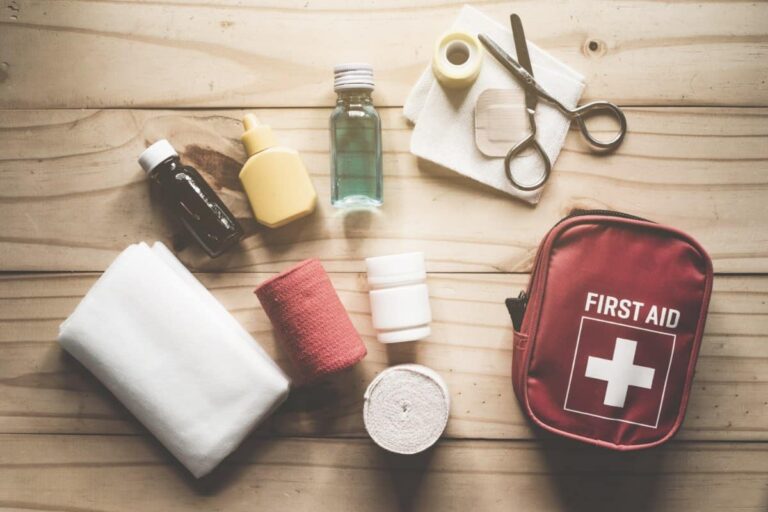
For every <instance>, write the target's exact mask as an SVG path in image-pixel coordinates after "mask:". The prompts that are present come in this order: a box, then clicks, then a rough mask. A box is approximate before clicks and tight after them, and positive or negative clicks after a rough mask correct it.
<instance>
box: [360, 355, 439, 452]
mask: <svg viewBox="0 0 768 512" xmlns="http://www.w3.org/2000/svg"><path fill="white" fill-rule="evenodd" d="M364 398H365V403H364V405H363V421H364V423H365V429H366V430H367V431H368V434H369V435H370V436H371V439H373V440H374V441H375V442H376V444H378V445H379V446H381V447H382V448H384V449H385V450H389V451H390V452H394V453H400V454H403V455H410V454H414V453H419V452H423V451H424V450H426V449H427V448H429V447H430V446H432V445H433V444H435V441H437V440H438V439H439V438H440V435H442V433H443V430H445V426H446V425H447V424H448V415H449V412H450V395H449V393H448V386H446V384H445V381H443V379H442V378H441V377H440V375H438V374H437V372H435V371H433V370H431V369H429V368H427V367H426V366H421V365H418V364H401V365H398V366H393V367H391V368H387V369H386V370H384V371H383V372H381V373H380V374H379V375H378V376H377V377H376V378H375V379H373V382H371V384H370V385H369V386H368V389H367V390H366V392H365V397H364Z"/></svg>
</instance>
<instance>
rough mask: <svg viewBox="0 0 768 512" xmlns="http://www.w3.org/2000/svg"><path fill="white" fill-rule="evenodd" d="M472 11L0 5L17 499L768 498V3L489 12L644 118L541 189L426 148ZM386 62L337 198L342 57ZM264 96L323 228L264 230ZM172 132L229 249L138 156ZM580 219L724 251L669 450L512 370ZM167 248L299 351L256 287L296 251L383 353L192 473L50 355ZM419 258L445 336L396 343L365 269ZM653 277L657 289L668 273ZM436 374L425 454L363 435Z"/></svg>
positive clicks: (6, 500) (579, 154) (186, 1)
mask: <svg viewBox="0 0 768 512" xmlns="http://www.w3.org/2000/svg"><path fill="white" fill-rule="evenodd" d="M459 7H460V2H454V1H453V0H448V1H445V0H440V1H437V0H428V1H426V2H416V1H414V0H391V1H384V0H381V1H370V2H355V1H351V0H329V1H323V2H319V1H314V0H309V1H307V0H300V1H283V0H261V1H236V0H223V1H218V2H213V1H210V0H208V1H206V0H161V1H160V0H146V1H136V2H130V1H122V0H61V1H33V0H30V1H27V0H3V1H2V10H1V11H0V109H2V110H0V271H2V273H3V274H2V276H0V509H2V510H26V511H28V510H38V511H54V510H56V511H59V510H61V511H70V512H72V511H88V512H91V511H117V510H121V511H145V510H153V511H154V510H157V511H168V510H185V511H186V510H195V511H196V510H206V511H208V510H227V511H230V510H231V511H240V510H242V511H252V510H290V511H303V510H307V511H310V510H311V511H315V510H333V511H357V510H377V511H378V510H382V511H384V510H386V511H389V510H397V509H401V510H429V511H433V510H434V511H444V510H450V511H452V510H456V511H469V510H523V511H527V510H534V511H538V510H566V509H567V510H580V509H583V510H638V511H650V510H676V511H687V510H718V511H719V510H759V511H765V510H767V509H768V227H766V221H767V220H768V167H767V166H766V162H767V161H768V4H766V3H764V2H759V3H755V2H739V1H720V0H710V1H706V2H695V1H682V2H672V3H667V2H661V1H636V0H621V1H614V2H599V1H596V0H589V1H586V0H584V1H579V2H576V1H570V2H544V1H541V0H535V1H533V0H532V1H519V2H481V3H479V5H478V7H480V8H481V9H482V10H483V11H485V12H486V13H488V14H489V15H490V16H492V17H494V18H496V19H497V20H499V21H500V22H502V23H504V22H505V20H506V17H507V16H508V14H509V13H510V10H511V9H513V8H514V9H515V10H516V11H517V12H518V13H519V14H520V15H521V16H522V18H523V20H524V22H525V26H526V33H527V34H528V37H529V38H530V39H531V40H533V41H535V42H536V44H537V45H539V46H540V47H542V48H544V49H546V50H548V51H550V52H551V53H552V54H553V55H555V56H556V57H558V58H560V59H562V60H563V61H564V62H566V63H568V64H569V65H571V66H573V67H574V68H576V69H577V70H579V71H581V72H582V73H584V74H585V75H586V77H587V84H588V87H587V90H586V94H585V99H596V98H607V99H611V100H613V101H615V102H617V103H619V104H620V105H622V106H623V107H625V110H626V113H627V117H628V121H629V127H630V133H629V135H628V137H627V139H626V141H625V143H624V145H623V146H622V147H621V149H620V151H619V152H617V153H616V154H614V155H612V156H608V157H595V156H593V155H591V154H589V152H588V150H587V148H585V146H584V144H583V143H582V142H581V140H580V137H579V136H578V134H577V133H576V132H574V131H571V133H570V134H569V136H568V138H567V141H566V143H565V147H564V149H563V152H562V153H561V155H560V158H559V159H558V160H557V164H556V166H555V171H554V174H553V177H552V179H551V180H550V182H549V184H548V185H547V188H546V190H545V192H544V196H543V198H542V201H541V203H540V204H539V205H538V206H537V207H535V208H534V207H530V206H527V205H525V204H523V203H520V202H517V201H515V200H512V199H510V198H508V197H507V196H505V195H503V194H500V193H497V192H495V191H493V190H491V189H488V188H486V187H484V186H481V185H478V184H476V183H474V182H471V181H469V180H467V179H465V178H462V177H459V176H457V175H455V174H453V173H451V172H449V171H446V170H444V169H441V168H438V167H436V166H434V165H431V164H429V163H427V162H423V161H419V160H418V159H416V158H415V157H413V156H412V155H411V154H410V153H409V151H408V148H409V140H410V134H411V128H410V127H409V126H408V124H407V123H406V122H405V120H404V119H403V117H402V114H401V109H400V106H401V105H402V104H403V101H404V99H405V97H406V94H407V92H408V90H409V88H410V86H411V85H412V84H413V83H414V82H415V80H416V78H417V76H418V75H419V73H420V72H421V71H422V69H423V68H424V67H425V66H426V65H427V62H428V60H429V59H430V56H431V53H432V46H433V43H434V41H435V38H436V37H437V35H438V34H439V33H441V32H442V31H444V30H446V29H447V28H448V27H449V26H450V23H451V21H452V19H453V18H454V17H455V16H456V15H457V13H458V11H459ZM347 60H367V61H370V62H371V63H372V64H373V66H374V68H375V72H376V80H377V89H376V92H375V101H376V104H377V105H378V106H379V111H380V112H381V115H382V119H383V137H384V172H385V194H386V201H385V205H384V207H383V208H382V209H381V211H380V213H378V214H359V213H358V214H349V215H343V214H341V213H338V212H336V211H334V210H333V209H332V208H331V207H330V205H329V154H328V148H329V140H328V139H329V134H328V129H327V126H328V116H329V113H330V108H331V106H332V105H333V103H334V100H335V96H334V93H333V91H332V84H331V81H332V71H331V68H332V66H333V65H334V64H336V63H339V62H343V61H347ZM247 110H248V111H255V112H256V114H257V115H258V116H259V117H261V118H262V119H263V120H264V121H265V122H267V123H269V124H271V125H272V126H273V128H274V130H275V132H276V134H277V136H278V137H279V139H280V141H281V142H282V143H284V144H285V145H288V146H292V147H295V148H297V149H298V150H299V151H300V152H301V155H302V156H303V158H304V161H305V163H306V164H307V167H308V168H309V170H310V173H311V175H312V180H313V181H314V183H315V185H316V187H317V190H318V192H319V194H320V206H319V208H318V211H317V212H316V213H315V214H314V215H313V216H311V217H309V218H306V219H304V220H302V221H299V222H296V223H293V224H291V225H289V226H288V227H285V228H282V229H279V230H275V231H269V230H267V229H265V228H261V227H259V226H257V224H256V223H255V222H254V221H253V220H252V218H251V216H250V213H249V211H248V205H247V203H246V199H245V196H244V194H243V191H242V189H241V187H240V184H239V182H238V179H237V172H238V170H239V168H240V166H241V164H242V162H243V161H244V159H245V154H244V151H243V148H242V147H241V144H240V142H239V135H240V132H241V128H240V124H239V120H240V118H241V116H242V114H243V112H244V111H247ZM161 137H166V138H168V139H169V140H170V141H171V142H172V143H173V144H174V145H175V146H176V147H177V149H179V150H180V153H181V156H182V159H183V160H185V161H186V162H189V163H191V164H193V165H195V166H196V167H197V168H198V169H200V170H201V171H202V172H203V173H204V174H205V176H206V177H207V178H208V179H209V180H210V182H211V183H212V184H213V185H214V186H215V188H216V189H217V190H218V191H219V192H220V193H221V195H222V197H223V198H224V200H225V201H226V202H227V203H228V204H229V205H231V208H232V209H233V211H234V212H235V213H236V215H237V216H238V217H239V218H240V219H241V220H242V222H243V224H244V226H245V229H246V232H247V237H246V238H245V239H244V241H243V242H242V243H241V245H240V247H239V248H238V249H237V250H235V251H233V252H231V253H229V254H227V255H225V256H222V257H221V258H219V259H216V260H209V259H208V258H207V257H205V256H204V255H203V254H202V252H201V251H200V250H198V249H197V248H195V247H193V246H192V245H190V244H187V243H186V241H185V237H184V236H183V234H182V233H181V232H180V231H179V229H178V228H177V227H176V226H174V225H173V224H172V223H170V222H169V221H168V219H167V217H166V216H165V215H164V214H163V212H162V211H161V208H160V205H159V204H158V202H157V201H156V200H154V198H153V197H151V196H150V194H149V189H148V183H147V179H146V177H145V176H144V174H143V173H142V171H141V169H140V168H139V166H138V165H137V163H136V158H137V156H138V154H139V153H140V152H141V151H142V150H143V149H144V148H145V147H146V146H147V145H148V144H149V143H150V142H152V141H154V140H155V139H157V138H161ZM574 208H607V209H615V210H621V211H625V212H629V213H633V214H636V215H640V216H643V217H647V218H650V219H654V220H657V221H660V222H663V223H666V224H670V225H672V226H676V227H678V228H680V229H682V230H684V231H687V232H688V233H690V234H691V235H693V236H694V237H695V238H697V239H698V240H699V241H700V242H701V243H702V244H703V245H704V247H706V249H707V250H708V251H709V253H710V254H711V256H712V259H713V261H714V267H715V271H716V278H715V285H714V293H713V297H712V304H711V307H710V313H709V318H708V321H707V328H706V333H705V336H704V340H703V344H702V349H701V355H700V358H699V362H698V368H697V373H696V378H695V380H694V388H693V394H692V398H691V402H690V405H689V408H688V413H687V416H686V420H685V423H684V425H683V428H682V429H681V431H680V433H679V435H678V436H677V437H676V438H675V439H674V440H673V441H672V442H670V443H668V444H667V445H665V446H663V447H660V448H657V449H652V450H647V451H641V452H635V453H627V454H619V453H613V452H609V451H604V450H599V449H594V448H591V447H587V446H582V445H579V444H575V443H571V442H567V441H563V440H560V439H555V438H553V437H551V436H548V435H544V434H542V433H541V432H539V431H537V430H535V429H533V428H531V426H530V425H529V424H528V423H527V422H526V420H525V418H524V417H523V416H522V415H521V412H520V410H519V408H518V406H517V403H516V401H515V398H514V396H513V393H512V388H511V381H510V363H511V346H512V330H511V325H510V322H509V319H508V316H507V313H506V311H505V308H504V305H503V299H504V298H505V297H507V296H511V295H514V294H516V293H517V291H518V290H519V289H520V288H521V287H522V286H524V285H525V284H526V282H527V280H528V277H529V275H528V272H529V271H530V267H531V259H532V256H533V254H534V251H535V249H536V246H537V244H538V242H539V240H540V239H541V237H542V236H543V235H544V233H545V232H546V231H547V229H548V228H549V227H550V226H551V225H552V224H554V223H555V222H556V221H557V220H558V219H559V218H560V217H562V216H564V215H566V214H568V213H569V212H570V211H571V210H572V209H574ZM156 239H157V240H163V241H165V242H166V243H167V244H169V246H172V247H174V248H175V250H176V252H177V254H178V256H179V258H180V259H181V260H182V261H183V262H184V263H186V264H187V265H189V266H190V268H192V269H194V270H195V271H196V272H198V277H199V278H200V279H201V281H202V282H203V283H204V284H205V285H206V286H207V287H209V288H210V289H211V290H212V291H213V293H214V294H215V295H216V296H217V297H218V298H219V299H220V300H221V301H222V303H223V304H224V305H225V306H226V307H227V308H228V309H229V310H230V311H231V312H232V313H233V314H234V315H235V316H236V318H237V319H238V320H239V321H240V322H241V323H242V324H243V325H244V326H246V328H247V329H248V330H249V331H250V332H251V333H252V334H253V335H254V336H255V337H256V338H257V339H258V340H259V341H260V342H261V343H262V344H263V345H264V347H265V348H266V349H267V350H268V351H269V352H270V354H272V355H273V356H274V357H275V358H276V360H277V361H278V362H279V363H280V364H281V365H282V366H284V367H287V361H286V359H285V356H284V354H283V353H282V351H281V349H280V347H279V346H277V345H276V343H275V340H274V337H273V334H272V330H271V326H270V324H269V322H268V320H267V318H266V316H265V315H264V313H263V311H262V310H261V309H260V307H259V304H258V301H257V300H256V298H255V297H254V296H253V294H252V293H251V291H252V289H253V287H254V285H256V284H257V283H258V282H260V281H261V280H262V279H264V278H265V277H267V276H269V275H271V274H273V273H274V272H276V271H279V270H281V269H284V268H286V267H288V266H290V265H291V264H293V263H295V262H296V261H299V260H301V259H304V258H307V257H318V258H320V259H321V260H322V261H323V263H324V264H325V265H326V268H327V269H328V270H329V271H330V272H331V275H332V279H333V282H334V284H335V285H336V287H337V289H338V291H339V294H340V296H341V298H342V301H343V302H344V304H345V305H346V307H347V308H348V310H349V312H350V314H351V316H352V320H353V322H354V324H355V326H356V327H357V328H358V329H359V331H360V332H361V334H362V335H363V337H364V339H365V342H366V344H367V346H368V351H369V353H368V357H367V358H366V359H365V360H364V361H363V362H362V363H361V364H359V365H358V366H357V367H356V368H354V369H353V370H352V371H350V372H348V373H344V374H342V375H338V376H336V377H334V378H329V379H328V380H326V381H324V382H322V383H320V384H319V385H317V386H315V387H312V388H309V389H304V390H299V391H296V392H294V393H293V394H292V395H291V397H290V399H289V400H288V402H287V403H286V404H285V405H284V406H283V407H281V408H280V410H279V411H278V412H277V413H276V414H275V415H274V416H273V417H272V418H271V419H270V420H269V421H268V422H267V423H266V424H265V425H263V427H261V428H260V429H259V430H258V432H256V433H255V434H254V435H252V436H251V437H250V438H249V439H248V440H247V441H246V442H245V444H244V445H243V446H242V447H241V448H240V449H238V450H237V451H236V452H235V454H234V456H233V457H232V458H231V459H230V460H228V461H227V462H226V463H225V464H223V465H222V467H220V468H219V469H218V470H216V471H215V472H214V473H213V474H212V475H211V476H210V477H207V478H204V479H203V480H201V481H195V480H194V479H192V478H191V477H190V476H189V475H188V474H187V473H186V471H185V470H184V469H183V468H182V467H181V466H180V465H179V464H178V463H177V462H175V461H174V460H173V458H172V457H171V456H170V455H169V454H168V453H167V452H166V451H165V450H164V449H163V448H162V447H161V446H160V444H159V443H158V442H157V441H156V440H155V439H154V438H152V437H151V436H150V435H148V433H147V432H146V431H145V430H144V429H143V428H142V427H141V425H139V424H138V423H137V421H136V420H135V419H134V418H133V417H132V416H131V415H130V414H129V413H127V412H126V410H125V409H124V408H123V407H122V406H121V405H120V404H119V403H118V402H117V401H116V400H115V399H114V397H112V396H111V395H110V394H109V393H108V392H107V391H106V390H105V388H104V387H103V386H102V385H100V384H99V383H98V382H97V381H96V379H95V378H94V377H93V376H92V375H90V374H89V373H88V372H87V371H86V370H85V369H84V368H83V367H81V366H79V365H78V364H77V363H76V362H75V361H74V360H73V359H72V358H71V357H69V356H68V355H66V354H65V353H64V352H62V350H61V349H60V348H59V347H58V345H57V343H56V335H57V328H58V325H59V323H60V322H61V321H62V320H63V319H64V318H65V317H66V316H67V315H68V314H69V313H70V312H71V311H72V310H73V308H74V307H75V305H76V304H77V303H78V301H79V300H80V299H81V297H82V296H83V295H84V294H85V292H86V291H87V290H88V288H89V287H90V286H91V284H92V283H93V282H94V280H95V279H96V278H97V277H98V275H99V273H100V272H101V271H102V270H103V269H104V268H105V267H106V266H107V265H108V264H109V263H110V261H111V260H112V259H113V258H114V257H115V256H116V255H117V254H118V253H119V252H120V251H121V250H122V249H123V248H125V247H126V246H127V245H128V244H130V243H132V242H136V241H139V240H147V241H153V240H156ZM406 250H421V251H424V252H425V253H426V256H427V259H428V268H429V271H430V274H429V284H430V287H431V294H432V307H433V313H434V322H433V334H432V336H431V337H430V338H429V339H428V340H426V341H422V342H418V343H410V344H401V345H395V346H384V345H381V344H379V343H378V342H376V340H375V337H374V335H373V330H372V327H371V322H370V316H369V309H368V300H367V295H366V291H365V279H364V274H362V272H363V270H364V267H363V258H364V257H366V256H370V255H377V254H386V253H393V252H397V251H406ZM660 285H661V283H660ZM402 362H418V363H422V364H426V365H428V366H430V367H432V368H434V369H435V370H437V371H438V372H440V373H441V374H442V375H443V376H444V377H445V379H446V380H447V382H448V385H449V387H450V389H451V395H452V396H451V399H452V401H453V407H452V415H451V420H450V423H449V425H448V428H447V431H446V433H445V436H444V439H442V440H441V441H440V443H439V444H438V446H437V447H436V448H435V449H434V450H432V451H430V452H428V453H427V454H424V455H420V456H414V457H409V458H400V457H395V456H391V455H388V454H386V453H384V452H383V451H381V450H379V449H377V448H376V447H375V446H374V445H373V444H372V442H371V441H370V440H369V439H368V438H367V436H366V435H365V432H364V429H363V426H362V419H361V408H362V396H363V391H364V390H365V387H366V385H367V383H368V382H370V380H371V379H372V378H373V377H374V375H375V374H376V373H377V372H380V371H381V370H382V369H384V368H385V367H386V366H388V365H392V364H396V363H402Z"/></svg>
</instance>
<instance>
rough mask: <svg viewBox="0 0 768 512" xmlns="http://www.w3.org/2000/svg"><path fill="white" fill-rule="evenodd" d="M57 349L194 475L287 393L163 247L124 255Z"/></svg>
mask: <svg viewBox="0 0 768 512" xmlns="http://www.w3.org/2000/svg"><path fill="white" fill-rule="evenodd" d="M59 343H60V344H61V345H62V346H63V347H64V348H65V349H66V350H67V351H68V352H69V353H70V354H72V355H73V356H74V357H75V358H76V359H77V360H78V361H80V362H81V363H82V364H83V365H84V366H85V367H86V368H88V369H89V370H90V371H91V372H92V373H93V374H94V375H95V376H96V377H98V379H99V380H100V381H101V382H102V383H103V384H104V385H105V386H106V387H107V388H109V390H110V391H111V392H112V393H113V394H114V395H115V396H116V397H117V398H118V399H119V400H120V401H121V402H122V403H123V404H124V405H125V406H126V407H127V408H128V410H130V411H131V412H132V413H133V414H134V415H135V416H136V418H138V419H139V421H141V422H142V423H143V424H144V426H146V427H147V429H149V430H150V431H151V432H152V433H153V434H154V435H155V436H156V437H157V438H158V439H159V440H160V442H162V443H163V444H164V445H165V447H166V448H167V449H168V450H169V451H170V452H171V453H173V455H174V456H175V457H176V458H177V459H179V461H180V462H181V463H182V464H184V466H186V467H187V469H189V471H190V472H191V473H192V474H193V475H195V476H196V477H201V476H203V475H205V474H206V473H208V472H209V471H211V470H212V469H213V468H214V467H215V466H216V465H217V464H218V463H219V462H221V460H222V459H223V458H224V457H226V456H227V455H229V454H230V453H231V452H232V451H233V450H234V449H235V448H236V447H237V446H238V445H239V444H240V443H241V442H242V440H243V438H245V436H246V435H247V434H248V433H249V432H250V431H251V430H252V429H253V428H254V427H255V426H256V425H258V424H259V423H260V422H261V421H262V420H263V419H264V418H266V417H267V416H268V415H269V414H270V413H271V412H272V411H273V410H274V409H275V408H276V407H277V406H278V405H280V404H281V403H282V402H283V400H285V398H286V397H287V395H288V390H289V387H290V382H289V380H288V378H287V377H286V376H285V374H284V373H283V372H282V371H281V370H280V368H279V367H278V366H277V365H276V364H275V362H274V361H272V359H270V357H269V356H268V355H267V354H266V352H264V350H263V349H262V348H261V347H260V346H259V345H258V343H256V341H254V339H253V338H252V337H251V336H250V335H249V334H248V332H247V331H246V330H245V329H243V327H242V326H241V325H240V324H239V323H238V322H237V320H235V319H234V318H233V317H232V316H231V315H230V314H229V313H228V312H227V310H226V309H225V308H224V307H223V306H222V305H221V304H220V303H219V302H218V301H217V300H216V299H215V298H214V297H213V295H211V294H210V292H208V290H206V289H205V287H204V286H203V285H202V284H201V283H200V282H199V281H198V280H197V279H196V278H195V277H194V276H193V275H192V274H191V273H190V272H189V271H188V270H187V269H186V268H185V267H184V265H183V264H182V263H181V262H179V260H178V259H176V257H175V256H174V255H173V254H172V253H171V252H170V251H169V250H168V249H167V248H166V247H165V246H164V245H163V244H161V243H159V242H156V243H155V244H154V245H153V247H152V248H150V247H149V246H148V245H147V244H145V243H140V244H135V245H131V246H129V247H128V248H127V249H125V250H124V251H123V252H122V253H120V255H118V257H117V258H116V259H115V261H114V262H112V264H111V265H110V266H109V268H107V270H106V271H105V272H104V274H103V275H102V276H101V277H100V278H99V280H98V281H97V282H96V283H95V284H94V285H93V287H92V288H91V289H90V290H89V291H88V293H87V294H86V296H85V297H84V298H83V300H82V301H81V302H80V304H79V305H78V306H77V308H76V309H75V311H74V312H73V313H72V314H71V315H70V316H69V318H67V319H66V320H65V321H64V322H63V323H62V324H61V327H60V328H59Z"/></svg>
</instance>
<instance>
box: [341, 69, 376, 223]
mask: <svg viewBox="0 0 768 512" xmlns="http://www.w3.org/2000/svg"><path fill="white" fill-rule="evenodd" d="M333 71H334V90H335V91H336V93H337V94H338V98H337V100H336V108H335V109H334V110H333V112H332V113H331V203H332V204H333V206H336V207H337V208H346V207H366V206H380V205H381V204H382V201H383V188H384V183H383V182H384V178H383V174H382V171H381V119H380V118H379V113H378V112H376V109H375V108H374V106H373V100H372V99H371V92H372V91H373V86H374V82H373V68H372V67H371V66H370V65H369V64H359V63H353V64H342V65H339V66H336V67H334V69H333Z"/></svg>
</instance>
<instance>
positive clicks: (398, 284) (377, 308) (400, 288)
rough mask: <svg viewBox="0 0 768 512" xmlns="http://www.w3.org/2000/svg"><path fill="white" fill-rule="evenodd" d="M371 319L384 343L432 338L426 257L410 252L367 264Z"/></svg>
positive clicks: (368, 261) (367, 261)
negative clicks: (430, 336) (430, 335)
mask: <svg viewBox="0 0 768 512" xmlns="http://www.w3.org/2000/svg"><path fill="white" fill-rule="evenodd" d="M365 264H366V267H367V268H368V287H369V289H370V293H369V295H370V298H371V316H372V317H373V327H374V328H375V329H376V331H377V338H378V340H379V341H380V342H382V343H400V342H402V341H415V340H420V339H422V338H426V337H427V336H429V334H430V332H431V329H430V327H429V323H430V322H431V321H432V311H431V310H430V307H429V289H428V288H427V282H426V281H427V271H426V268H425V265H424V253H421V252H409V253H405V254H393V255H391V256H377V257H373V258H367V259H366V260H365Z"/></svg>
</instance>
